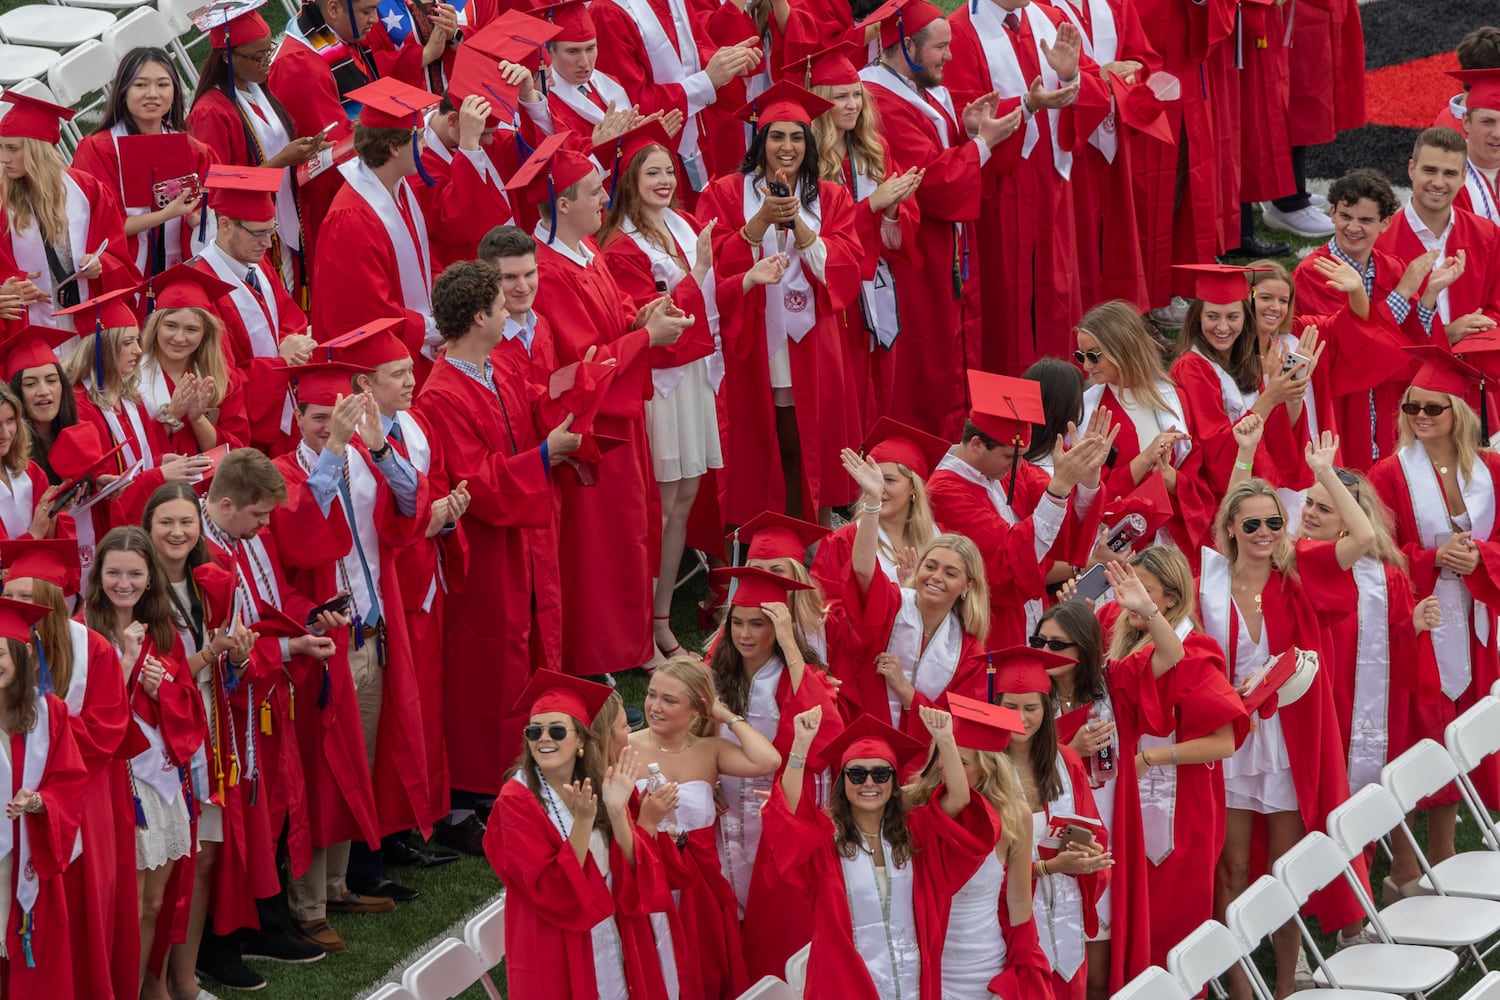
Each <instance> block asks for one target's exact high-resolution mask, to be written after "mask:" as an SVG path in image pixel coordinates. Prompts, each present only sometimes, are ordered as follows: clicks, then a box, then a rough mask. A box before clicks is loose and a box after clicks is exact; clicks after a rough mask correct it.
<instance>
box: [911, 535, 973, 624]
mask: <svg viewBox="0 0 1500 1000" xmlns="http://www.w3.org/2000/svg"><path fill="white" fill-rule="evenodd" d="M933 549H948V550H949V551H950V552H953V553H955V554H956V555H957V556H958V558H959V560H960V561H961V562H962V563H963V564H964V572H965V573H966V574H968V577H969V585H970V586H969V592H968V594H967V595H964V596H962V597H960V598H959V599H958V602H957V603H956V604H955V605H954V607H953V610H954V612H955V613H957V615H958V620H959V623H960V624H962V625H963V627H964V631H965V632H967V633H968V634H969V635H972V636H973V637H974V638H975V639H977V640H978V641H979V642H980V643H983V642H984V641H985V640H986V639H987V638H989V634H990V588H989V585H988V584H987V583H985V580H984V557H983V556H981V555H980V554H979V547H978V546H977V545H975V544H974V543H973V542H971V541H970V540H969V538H968V536H967V535H957V534H953V533H951V532H950V533H948V534H943V535H939V536H937V537H936V538H934V539H933V540H932V541H930V542H928V543H927V544H926V545H924V546H922V550H921V551H920V552H918V553H917V566H918V568H919V569H920V567H921V565H922V563H923V562H925V561H926V560H927V556H928V555H929V554H930V553H931V552H932V550H933ZM916 583H917V576H916V571H915V570H914V571H913V572H912V575H911V576H910V577H908V578H907V579H906V580H905V581H904V582H903V583H902V586H903V587H914V586H916Z"/></svg>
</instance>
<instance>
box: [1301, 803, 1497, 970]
mask: <svg viewBox="0 0 1500 1000" xmlns="http://www.w3.org/2000/svg"><path fill="white" fill-rule="evenodd" d="M1397 827H1400V828H1401V833H1402V835H1404V836H1405V837H1406V838H1407V841H1408V842H1409V843H1410V844H1411V846H1412V850H1414V851H1415V852H1416V855H1417V863H1418V864H1419V865H1421V866H1422V870H1423V872H1424V873H1425V874H1427V875H1428V876H1429V877H1430V876H1431V875H1432V869H1431V868H1430V867H1429V866H1428V864H1427V859H1426V858H1425V857H1424V856H1423V854H1422V847H1421V845H1420V844H1418V843H1417V838H1416V837H1415V836H1414V835H1413V834H1412V832H1411V829H1410V828H1409V827H1407V825H1406V817H1405V816H1404V815H1403V814H1402V812H1401V806H1400V805H1398V804H1397V802H1396V800H1395V799H1394V798H1393V797H1392V796H1391V793H1390V792H1388V791H1386V790H1385V789H1384V788H1383V787H1382V786H1380V785H1366V786H1365V787H1364V788H1361V789H1360V790H1359V791H1357V792H1355V793H1354V794H1353V795H1351V796H1350V797H1349V798H1348V799H1347V800H1346V801H1345V802H1343V803H1341V804H1340V805H1339V806H1338V807H1337V808H1336V809H1334V810H1333V811H1332V812H1330V813H1329V814H1328V834H1329V836H1331V837H1332V838H1333V839H1334V841H1335V842H1336V843H1337V844H1338V845H1339V848H1340V849H1341V850H1342V851H1343V852H1344V860H1345V861H1349V860H1352V859H1353V858H1355V857H1356V856H1358V855H1359V854H1361V853H1363V852H1364V849H1365V848H1366V847H1367V846H1369V845H1370V844H1374V843H1380V844H1381V845H1382V846H1385V842H1384V838H1385V837H1386V836H1387V835H1389V834H1390V833H1391V832H1392V831H1393V830H1395V829H1396V828H1397ZM1432 887H1433V888H1434V889H1435V890H1437V892H1438V893H1439V895H1436V896H1408V897H1406V898H1405V899H1399V900H1397V901H1396V902H1394V903H1392V904H1391V905H1390V906H1387V907H1386V908H1385V909H1383V910H1380V911H1379V915H1378V916H1379V922H1380V923H1381V924H1383V925H1384V927H1385V930H1386V932H1387V934H1388V935H1389V937H1390V939H1391V940H1392V941H1395V942H1397V943H1398V944H1427V945H1435V946H1437V947H1439V948H1464V949H1466V950H1467V951H1468V953H1469V954H1470V955H1471V956H1472V957H1473V958H1474V961H1475V962H1477V963H1478V965H1479V969H1480V971H1481V972H1488V971H1490V970H1489V968H1488V967H1487V966H1486V965H1485V964H1484V955H1482V954H1480V951H1479V949H1478V948H1477V947H1475V946H1476V945H1478V944H1479V943H1480V942H1482V941H1487V940H1488V939H1490V938H1492V937H1494V936H1495V935H1497V934H1500V903H1497V902H1495V901H1494V900H1490V899H1467V898H1463V897H1460V896H1446V895H1442V892H1443V885H1442V883H1441V882H1440V881H1438V880H1437V879H1433V881H1432ZM1356 895H1358V896H1359V897H1360V905H1362V906H1364V907H1365V912H1366V913H1367V914H1368V915H1369V916H1370V917H1371V918H1372V919H1374V918H1375V917H1376V911H1375V906H1374V903H1373V902H1372V901H1370V900H1369V899H1368V897H1366V896H1365V893H1364V890H1363V889H1362V888H1361V889H1360V890H1359V891H1358V892H1357V893H1356ZM1485 954H1488V951H1486V952H1485Z"/></svg>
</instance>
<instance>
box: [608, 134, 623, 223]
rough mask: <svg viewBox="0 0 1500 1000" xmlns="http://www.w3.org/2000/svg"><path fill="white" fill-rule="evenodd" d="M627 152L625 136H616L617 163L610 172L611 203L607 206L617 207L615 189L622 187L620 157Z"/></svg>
mask: <svg viewBox="0 0 1500 1000" xmlns="http://www.w3.org/2000/svg"><path fill="white" fill-rule="evenodd" d="M624 152H625V137H624V136H623V135H621V136H617V137H616V138H615V165H614V167H613V168H612V169H611V170H610V172H609V204H607V205H606V206H605V208H611V209H612V208H614V207H615V191H617V190H618V189H619V187H620V159H621V155H622V154H623V153H624Z"/></svg>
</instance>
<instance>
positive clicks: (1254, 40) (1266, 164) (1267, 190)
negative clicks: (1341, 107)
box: [1231, 3, 1331, 208]
mask: <svg viewBox="0 0 1500 1000" xmlns="http://www.w3.org/2000/svg"><path fill="white" fill-rule="evenodd" d="M1285 10H1286V8H1284V7H1267V6H1261V5H1260V4H1256V3H1248V4H1246V3H1241V4H1240V5H1239V16H1240V24H1241V41H1242V44H1241V46H1240V54H1241V57H1242V59H1243V63H1244V65H1243V68H1242V69H1241V70H1240V106H1239V112H1240V198H1239V200H1240V201H1247V202H1248V201H1270V200H1271V199H1272V198H1285V197H1287V196H1288V195H1292V194H1295V193H1296V191H1297V179H1296V177H1294V176H1293V175H1292V136H1291V125H1290V118H1291V113H1292V112H1291V61H1292V60H1291V55H1292V50H1291V49H1289V48H1288V47H1287V46H1286V44H1285V42H1284V41H1283V39H1285V37H1286V29H1287V25H1286V18H1285V13H1284V12H1285ZM1231 41H1232V40H1231ZM1297 55H1298V57H1299V58H1305V56H1303V53H1301V52H1298V53H1297ZM1330 82H1331V81H1330ZM1237 207H1238V206H1236V208H1237Z"/></svg>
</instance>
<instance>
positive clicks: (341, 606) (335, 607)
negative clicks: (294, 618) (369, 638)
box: [307, 593, 349, 628]
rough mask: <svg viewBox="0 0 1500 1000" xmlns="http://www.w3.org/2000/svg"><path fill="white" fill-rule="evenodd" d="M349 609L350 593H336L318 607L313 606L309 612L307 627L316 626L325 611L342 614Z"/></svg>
mask: <svg viewBox="0 0 1500 1000" xmlns="http://www.w3.org/2000/svg"><path fill="white" fill-rule="evenodd" d="M348 610H349V595H348V594H342V593H341V594H335V595H334V596H333V597H332V598H331V599H329V600H327V601H324V602H323V603H322V604H319V605H318V606H317V607H315V608H313V609H312V610H311V611H309V612H308V613H307V627H308V628H312V627H313V626H315V625H316V624H317V623H318V618H319V617H321V616H322V615H323V613H324V612H331V613H332V614H336V615H342V614H345V613H346V612H348Z"/></svg>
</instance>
